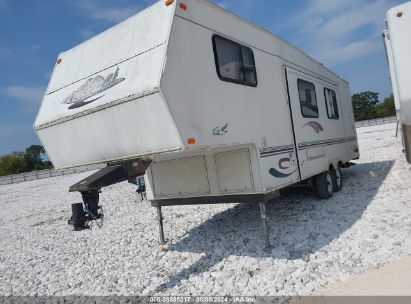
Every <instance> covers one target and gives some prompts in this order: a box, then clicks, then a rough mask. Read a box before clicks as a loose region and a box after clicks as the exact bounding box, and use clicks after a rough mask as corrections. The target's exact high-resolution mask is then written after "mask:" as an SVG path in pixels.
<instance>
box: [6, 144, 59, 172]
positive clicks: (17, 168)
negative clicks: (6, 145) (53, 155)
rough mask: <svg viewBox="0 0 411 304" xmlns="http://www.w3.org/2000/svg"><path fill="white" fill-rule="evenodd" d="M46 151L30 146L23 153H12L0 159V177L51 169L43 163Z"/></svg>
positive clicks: (48, 164)
mask: <svg viewBox="0 0 411 304" xmlns="http://www.w3.org/2000/svg"><path fill="white" fill-rule="evenodd" d="M45 153H46V151H45V150H44V148H43V147H42V146H40V145H31V146H30V147H28V148H27V149H26V150H25V151H24V152H19V151H16V152H13V153H11V154H7V155H4V156H1V157H0V176H2V175H10V174H18V173H22V172H29V171H33V170H43V169H50V168H52V167H53V166H52V164H51V162H49V161H43V157H44V156H45Z"/></svg>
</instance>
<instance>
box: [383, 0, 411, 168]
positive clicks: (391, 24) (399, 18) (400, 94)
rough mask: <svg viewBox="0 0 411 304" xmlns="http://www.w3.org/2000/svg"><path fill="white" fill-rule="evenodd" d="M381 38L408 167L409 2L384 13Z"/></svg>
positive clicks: (410, 157) (410, 134) (410, 140)
mask: <svg viewBox="0 0 411 304" xmlns="http://www.w3.org/2000/svg"><path fill="white" fill-rule="evenodd" d="M383 36H384V42H385V49H386V52H387V59H388V63H389V66H390V74H391V84H392V90H393V95H394V99H395V107H396V110H397V117H398V118H399V119H400V123H401V126H402V134H403V139H404V147H405V153H406V157H407V161H408V163H411V2H407V3H404V4H402V5H399V6H396V7H394V8H392V9H390V10H389V11H388V13H387V30H386V31H384V34H383Z"/></svg>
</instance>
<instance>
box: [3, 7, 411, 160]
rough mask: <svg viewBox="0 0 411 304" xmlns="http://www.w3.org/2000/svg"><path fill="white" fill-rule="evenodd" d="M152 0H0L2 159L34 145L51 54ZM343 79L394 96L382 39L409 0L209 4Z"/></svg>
mask: <svg viewBox="0 0 411 304" xmlns="http://www.w3.org/2000/svg"><path fill="white" fill-rule="evenodd" d="M154 2H155V1H153V0H111V1H109V0H0V155H1V154H5V153H9V152H12V151H17V150H24V149H25V148H26V147H28V146H30V145H31V144H38V143H39V140H38V138H37V136H36V134H35V133H34V131H33V123H34V120H35V117H36V115H37V112H38V109H39V107H40V104H41V101H42V98H43V94H44V91H45V89H46V87H47V84H48V82H49V79H50V76H51V72H52V70H53V66H54V64H55V61H56V59H57V55H58V54H59V53H60V52H62V51H65V50H68V49H70V48H72V47H74V46H76V45H77V44H79V43H81V42H83V41H85V40H87V39H89V38H91V37H93V36H94V35H96V34H98V33H100V32H102V31H104V30H106V29H108V28H110V27H111V26H113V25H115V24H117V23H119V22H121V21H122V20H124V19H126V18H127V17H129V16H131V15H133V14H135V13H137V12H138V11H140V10H142V9H144V8H145V7H147V6H149V5H151V4H152V3H154ZM214 2H215V3H216V4H218V5H220V6H222V7H224V8H226V9H228V10H230V11H232V12H234V13H235V14H237V15H239V16H241V17H244V18H246V19H247V20H250V21H251V22H253V23H255V24H257V25H260V26H262V27H264V28H266V29H268V30H270V31H272V32H273V33H275V34H277V35H279V36H281V37H282V38H284V39H285V40H287V41H289V42H291V43H292V44H294V45H296V46H297V47H299V48H300V49H302V50H303V51H305V52H307V53H308V54H309V55H311V56H312V57H314V58H315V59H317V60H318V61H320V62H322V63H323V64H325V65H326V66H327V67H329V68H331V69H332V70H333V71H335V72H336V73H338V74H340V75H342V76H344V77H345V78H346V79H348V81H349V82H350V84H351V91H352V93H357V92H361V91H375V92H379V93H380V99H381V100H383V99H384V98H385V97H387V96H389V95H390V94H391V92H392V89H391V84H390V80H389V71H388V65H387V62H386V58H385V52H384V45H383V41H382V36H381V33H382V31H383V30H384V28H385V21H384V20H385V14H386V11H387V10H388V9H389V8H391V7H393V6H396V5H398V4H401V3H404V2H407V0H274V1H273V0H225V1H224V0H215V1H214Z"/></svg>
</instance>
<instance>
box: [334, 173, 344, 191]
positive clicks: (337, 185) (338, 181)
mask: <svg viewBox="0 0 411 304" xmlns="http://www.w3.org/2000/svg"><path fill="white" fill-rule="evenodd" d="M332 177H333V188H334V192H339V191H341V189H342V188H343V175H342V171H341V168H340V167H338V168H337V170H334V169H333V170H332Z"/></svg>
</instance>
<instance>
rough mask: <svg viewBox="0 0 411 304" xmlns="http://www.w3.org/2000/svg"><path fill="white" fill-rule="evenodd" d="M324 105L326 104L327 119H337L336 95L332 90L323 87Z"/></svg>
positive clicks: (338, 116) (338, 115)
mask: <svg viewBox="0 0 411 304" xmlns="http://www.w3.org/2000/svg"><path fill="white" fill-rule="evenodd" d="M324 96H325V105H326V106H327V115H328V118H329V119H339V118H340V114H339V113H338V103H337V95H336V94H335V91H334V90H330V89H327V88H325V89H324Z"/></svg>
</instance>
